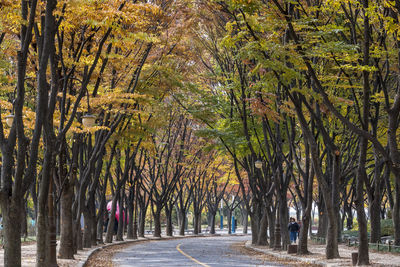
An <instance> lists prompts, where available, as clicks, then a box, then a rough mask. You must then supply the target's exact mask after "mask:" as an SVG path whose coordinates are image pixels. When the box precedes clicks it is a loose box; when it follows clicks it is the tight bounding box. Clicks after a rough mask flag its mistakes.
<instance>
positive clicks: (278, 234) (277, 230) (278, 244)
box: [274, 203, 282, 250]
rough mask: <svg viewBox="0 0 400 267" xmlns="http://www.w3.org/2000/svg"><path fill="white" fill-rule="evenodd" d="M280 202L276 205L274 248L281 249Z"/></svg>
mask: <svg viewBox="0 0 400 267" xmlns="http://www.w3.org/2000/svg"><path fill="white" fill-rule="evenodd" d="M279 220H280V216H279V203H277V205H276V223H275V242H274V250H281V249H282V246H281V224H280V222H279Z"/></svg>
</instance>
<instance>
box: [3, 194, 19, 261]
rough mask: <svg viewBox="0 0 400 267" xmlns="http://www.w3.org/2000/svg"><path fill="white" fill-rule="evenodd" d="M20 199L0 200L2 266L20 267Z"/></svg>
mask: <svg viewBox="0 0 400 267" xmlns="http://www.w3.org/2000/svg"><path fill="white" fill-rule="evenodd" d="M20 201H21V198H17V199H14V198H11V200H10V201H9V200H8V199H5V200H2V205H1V210H2V213H3V233H4V266H5V267H14V266H16V267H20V266H21V232H20V230H21V212H20V210H21V203H20Z"/></svg>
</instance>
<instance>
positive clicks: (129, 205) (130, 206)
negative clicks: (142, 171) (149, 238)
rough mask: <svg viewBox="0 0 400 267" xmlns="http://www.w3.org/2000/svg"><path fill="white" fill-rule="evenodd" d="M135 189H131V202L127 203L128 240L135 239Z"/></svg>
mask: <svg viewBox="0 0 400 267" xmlns="http://www.w3.org/2000/svg"><path fill="white" fill-rule="evenodd" d="M133 192H134V189H133V188H131V190H130V191H129V197H128V199H129V201H128V203H127V213H128V232H127V234H126V238H127V239H134V238H133V220H134V219H133V212H134V211H133V199H134V196H133V195H134V193H133Z"/></svg>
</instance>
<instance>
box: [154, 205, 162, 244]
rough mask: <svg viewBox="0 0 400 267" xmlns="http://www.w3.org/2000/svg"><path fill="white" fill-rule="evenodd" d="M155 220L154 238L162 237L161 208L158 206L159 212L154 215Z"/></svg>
mask: <svg viewBox="0 0 400 267" xmlns="http://www.w3.org/2000/svg"><path fill="white" fill-rule="evenodd" d="M153 218H154V234H153V236H154V237H161V207H159V206H157V210H156V211H155V212H154V213H153Z"/></svg>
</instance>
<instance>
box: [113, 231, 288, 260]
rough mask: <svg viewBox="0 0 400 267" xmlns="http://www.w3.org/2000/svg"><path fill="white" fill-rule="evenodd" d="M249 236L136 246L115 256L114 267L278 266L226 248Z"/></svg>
mask: <svg viewBox="0 0 400 267" xmlns="http://www.w3.org/2000/svg"><path fill="white" fill-rule="evenodd" d="M249 239H250V236H218V237H204V238H186V239H172V240H164V241H151V242H145V243H141V244H136V245H133V246H131V247H128V248H126V249H124V250H123V251H121V252H119V253H117V254H115V256H114V258H113V263H114V264H115V265H116V266H121V267H128V266H146V267H150V266H157V267H159V266H163V267H164V266H171V267H172V266H203V267H211V266H212V267H214V266H222V267H224V266H226V267H228V266H229V267H231V266H235V267H244V266H282V265H279V264H274V263H267V262H263V261H261V260H257V259H252V258H251V257H249V256H247V255H242V254H240V253H239V252H238V251H236V250H232V249H231V248H230V245H232V244H235V243H238V242H244V241H246V240H249Z"/></svg>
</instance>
